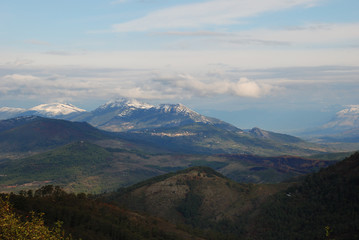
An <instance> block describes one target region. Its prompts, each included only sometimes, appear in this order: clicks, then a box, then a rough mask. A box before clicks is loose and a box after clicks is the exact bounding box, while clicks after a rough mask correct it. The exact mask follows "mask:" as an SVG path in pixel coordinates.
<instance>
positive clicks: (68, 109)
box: [29, 103, 86, 118]
mask: <svg viewBox="0 0 359 240" xmlns="http://www.w3.org/2000/svg"><path fill="white" fill-rule="evenodd" d="M29 111H34V112H36V115H41V116H44V117H52V118H54V117H58V116H64V115H70V114H74V113H83V112H86V110H84V109H81V108H78V107H75V106H74V105H72V104H68V103H66V104H63V103H49V104H41V105H38V106H36V107H33V108H30V109H29Z"/></svg>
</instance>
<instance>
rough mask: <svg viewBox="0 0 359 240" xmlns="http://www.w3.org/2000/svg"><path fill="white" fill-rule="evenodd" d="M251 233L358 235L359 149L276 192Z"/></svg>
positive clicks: (292, 236)
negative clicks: (282, 190)
mask: <svg viewBox="0 0 359 240" xmlns="http://www.w3.org/2000/svg"><path fill="white" fill-rule="evenodd" d="M328 231H329V232H328ZM252 234H253V235H255V236H256V238H255V239H268V240H270V239H273V240H274V239H275V240H278V239H286V240H287V239H308V240H312V239H324V238H325V237H329V239H336V240H339V239H348V240H349V239H359V153H355V154H354V155H352V156H351V157H349V158H346V159H345V160H343V161H342V162H340V163H338V164H336V165H334V166H330V167H328V168H326V169H323V170H321V171H320V172H318V173H314V174H311V175H309V176H307V177H306V178H305V179H304V181H303V182H301V183H300V184H297V185H295V186H292V187H290V188H288V189H287V190H286V191H285V192H282V193H280V194H277V195H275V196H274V197H273V198H272V199H271V200H270V201H268V202H267V203H266V204H265V206H264V207H263V208H262V213H261V216H260V218H258V219H256V224H255V228H253V229H252ZM326 235H329V236H326Z"/></svg>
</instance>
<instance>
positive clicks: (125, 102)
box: [100, 98, 154, 109]
mask: <svg viewBox="0 0 359 240" xmlns="http://www.w3.org/2000/svg"><path fill="white" fill-rule="evenodd" d="M119 107H130V108H139V109H149V108H153V107H154V106H153V105H151V104H148V103H143V102H140V101H138V100H136V99H128V98H118V99H115V100H111V101H109V102H107V103H105V104H104V105H102V106H100V108H101V109H106V108H119Z"/></svg>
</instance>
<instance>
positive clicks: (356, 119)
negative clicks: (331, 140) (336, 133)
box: [323, 105, 359, 129]
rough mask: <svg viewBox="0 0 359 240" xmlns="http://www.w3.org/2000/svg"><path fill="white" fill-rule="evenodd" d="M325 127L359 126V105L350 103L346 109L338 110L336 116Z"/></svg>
mask: <svg viewBox="0 0 359 240" xmlns="http://www.w3.org/2000/svg"><path fill="white" fill-rule="evenodd" d="M323 127H324V128H345V129H350V128H358V127H359V105H348V106H346V108H345V109H343V110H341V111H339V112H337V114H336V115H335V118H334V119H333V120H332V121H330V122H329V123H327V124H325V125H324V126H323Z"/></svg>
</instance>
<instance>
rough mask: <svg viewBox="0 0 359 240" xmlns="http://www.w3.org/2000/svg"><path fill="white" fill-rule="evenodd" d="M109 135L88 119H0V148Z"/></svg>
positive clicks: (23, 148)
mask: <svg viewBox="0 0 359 240" xmlns="http://www.w3.org/2000/svg"><path fill="white" fill-rule="evenodd" d="M106 138H110V137H109V135H108V134H106V133H105V132H103V131H100V130H98V129H96V128H94V127H92V126H91V125H89V124H88V123H80V122H69V121H65V120H57V119H48V118H42V117H34V116H32V117H19V118H13V119H9V120H2V121H0V152H27V151H38V150H45V149H50V148H54V147H57V146H60V145H64V144H67V143H70V142H73V141H78V140H99V139H106Z"/></svg>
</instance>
